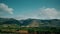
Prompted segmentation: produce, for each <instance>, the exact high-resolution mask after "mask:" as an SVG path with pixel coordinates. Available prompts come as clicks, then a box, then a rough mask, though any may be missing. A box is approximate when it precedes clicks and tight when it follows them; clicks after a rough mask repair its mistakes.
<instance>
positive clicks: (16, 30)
mask: <svg viewBox="0 0 60 34" xmlns="http://www.w3.org/2000/svg"><path fill="white" fill-rule="evenodd" d="M59 32H60V28H55V27H46V28H45V27H16V26H12V25H11V26H8V27H7V26H4V27H3V26H1V27H0V34H60V33H59Z"/></svg>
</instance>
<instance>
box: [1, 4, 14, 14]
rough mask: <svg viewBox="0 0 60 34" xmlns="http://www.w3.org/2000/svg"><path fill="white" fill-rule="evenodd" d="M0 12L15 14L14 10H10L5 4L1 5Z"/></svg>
mask: <svg viewBox="0 0 60 34" xmlns="http://www.w3.org/2000/svg"><path fill="white" fill-rule="evenodd" d="M0 12H8V13H9V14H13V8H9V7H8V6H7V5H6V4H4V3H0Z"/></svg>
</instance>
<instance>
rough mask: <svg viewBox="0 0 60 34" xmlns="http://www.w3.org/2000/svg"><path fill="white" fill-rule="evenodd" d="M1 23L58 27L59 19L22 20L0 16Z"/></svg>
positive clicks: (59, 25)
mask: <svg viewBox="0 0 60 34" xmlns="http://www.w3.org/2000/svg"><path fill="white" fill-rule="evenodd" d="M2 24H17V25H20V26H29V27H32V26H38V27H41V26H42V27H45V26H49V27H60V19H49V20H42V19H24V20H16V19H14V18H0V25H2Z"/></svg>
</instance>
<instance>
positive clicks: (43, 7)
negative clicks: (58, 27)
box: [0, 0, 60, 20]
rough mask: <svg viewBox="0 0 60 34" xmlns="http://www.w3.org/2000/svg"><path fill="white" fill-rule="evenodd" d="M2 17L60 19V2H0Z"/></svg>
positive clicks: (6, 0)
mask: <svg viewBox="0 0 60 34" xmlns="http://www.w3.org/2000/svg"><path fill="white" fill-rule="evenodd" d="M0 17H3V18H15V19H18V20H20V19H28V18H33V19H60V0H0Z"/></svg>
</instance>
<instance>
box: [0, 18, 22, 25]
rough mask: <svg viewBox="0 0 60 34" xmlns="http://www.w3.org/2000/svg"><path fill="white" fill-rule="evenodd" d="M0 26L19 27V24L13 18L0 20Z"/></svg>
mask: <svg viewBox="0 0 60 34" xmlns="http://www.w3.org/2000/svg"><path fill="white" fill-rule="evenodd" d="M0 24H17V25H20V24H21V23H20V22H19V21H18V20H16V19H13V18H0Z"/></svg>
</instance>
